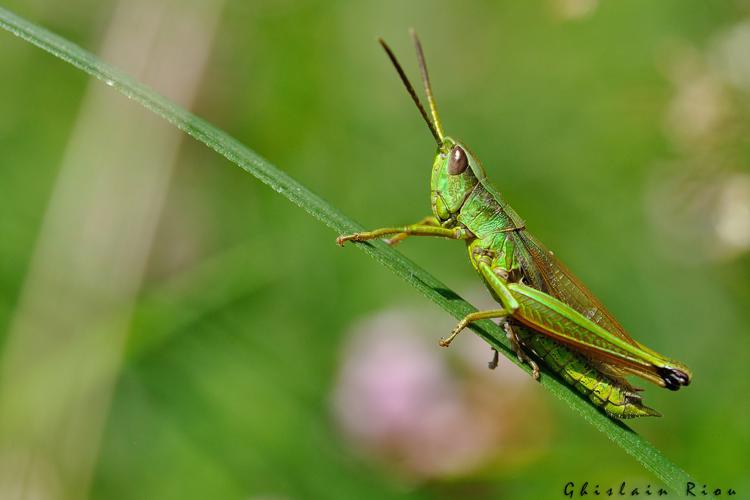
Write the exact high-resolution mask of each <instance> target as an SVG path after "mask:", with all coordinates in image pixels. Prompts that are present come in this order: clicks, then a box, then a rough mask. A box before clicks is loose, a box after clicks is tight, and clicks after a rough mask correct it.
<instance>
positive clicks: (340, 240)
mask: <svg viewBox="0 0 750 500" xmlns="http://www.w3.org/2000/svg"><path fill="white" fill-rule="evenodd" d="M350 240H354V241H358V240H359V233H354V234H347V235H343V234H342V235H341V236H339V237H338V238H336V244H337V245H338V246H340V247H343V246H344V243H346V242H347V241H350Z"/></svg>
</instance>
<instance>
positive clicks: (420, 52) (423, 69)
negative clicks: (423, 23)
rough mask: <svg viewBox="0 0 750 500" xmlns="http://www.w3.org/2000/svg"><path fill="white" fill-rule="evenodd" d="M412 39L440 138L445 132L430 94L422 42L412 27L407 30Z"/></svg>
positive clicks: (430, 87) (430, 88)
mask: <svg viewBox="0 0 750 500" xmlns="http://www.w3.org/2000/svg"><path fill="white" fill-rule="evenodd" d="M409 33H410V34H411V38H412V40H414V47H415V48H416V49H417V60H418V61H419V70H420V72H421V73H422V83H424V91H425V93H426V94H427V102H428V103H429V105H430V112H431V113H432V119H433V121H434V122H435V130H437V133H438V135H439V136H440V139H441V140H442V139H443V136H444V135H445V133H444V132H443V125H442V124H441V123H440V118H439V117H438V113H437V104H435V97H433V95H432V85H430V75H429V74H428V73H427V63H426V62H425V59H424V51H423V50H422V44H421V43H420V42H419V37H418V36H417V32H416V31H414V28H412V29H410V30H409Z"/></svg>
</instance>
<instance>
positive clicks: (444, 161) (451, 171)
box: [430, 137, 485, 221]
mask: <svg viewBox="0 0 750 500" xmlns="http://www.w3.org/2000/svg"><path fill="white" fill-rule="evenodd" d="M484 177H485V173H484V169H483V168H482V165H481V164H480V163H479V160H477V158H476V157H475V156H474V154H472V153H471V151H469V149H468V148H467V147H466V146H465V145H464V144H462V143H460V142H459V141H457V140H455V139H452V138H450V137H445V138H444V139H443V141H442V146H441V147H440V148H439V150H438V152H437V154H436V155H435V161H434V162H433V163H432V177H431V179H430V194H431V198H432V212H433V213H434V214H435V216H436V217H437V218H438V219H439V220H440V221H447V220H449V219H451V217H453V216H454V215H455V214H457V213H458V212H459V211H460V209H461V206H462V205H463V204H464V201H465V200H466V197H467V196H468V195H469V193H471V191H472V190H473V189H474V187H475V186H476V185H477V183H479V182H480V181H481V180H482V179H484Z"/></svg>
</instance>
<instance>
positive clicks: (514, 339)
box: [503, 321, 539, 380]
mask: <svg viewBox="0 0 750 500" xmlns="http://www.w3.org/2000/svg"><path fill="white" fill-rule="evenodd" d="M503 329H504V330H505V336H506V337H508V341H509V342H510V345H511V347H512V348H513V352H515V353H516V356H518V361H520V362H521V363H527V364H528V365H529V366H530V367H531V376H532V377H534V380H539V365H538V364H537V363H536V361H534V360H533V359H532V358H531V357H530V356H529V355H528V354H526V352H525V351H524V348H523V344H521V341H520V340H519V339H518V335H516V332H515V330H513V326H512V325H511V324H510V321H506V322H505V323H503Z"/></svg>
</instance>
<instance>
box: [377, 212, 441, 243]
mask: <svg viewBox="0 0 750 500" xmlns="http://www.w3.org/2000/svg"><path fill="white" fill-rule="evenodd" d="M415 225H424V226H434V227H440V221H439V220H438V219H437V217H435V216H434V215H428V216H427V217H424V218H422V219H420V220H418V221H417V222H416V224H415ZM409 236H410V235H409V233H398V234H397V235H395V236H393V238H388V239H386V240H385V242H386V243H387V244H389V245H390V246H392V247H394V246H396V245H398V244H399V243H401V242H402V241H404V240H405V239H406V238H408V237H409Z"/></svg>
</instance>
